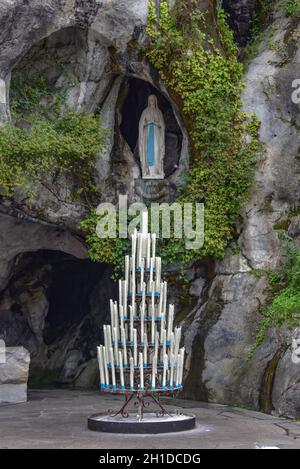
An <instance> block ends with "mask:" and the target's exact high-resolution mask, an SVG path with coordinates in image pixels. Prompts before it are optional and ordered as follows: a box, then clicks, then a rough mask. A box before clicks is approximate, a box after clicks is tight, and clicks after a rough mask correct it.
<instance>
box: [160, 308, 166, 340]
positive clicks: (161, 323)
mask: <svg viewBox="0 0 300 469" xmlns="http://www.w3.org/2000/svg"><path fill="white" fill-rule="evenodd" d="M164 329H165V314H164V313H162V314H161V321H160V341H161V342H162V340H163V335H162V334H163V330H164Z"/></svg>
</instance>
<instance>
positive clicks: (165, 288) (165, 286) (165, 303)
mask: <svg viewBox="0 0 300 469" xmlns="http://www.w3.org/2000/svg"><path fill="white" fill-rule="evenodd" d="M167 297H168V284H167V282H164V303H163V313H164V315H165V316H166V313H167Z"/></svg>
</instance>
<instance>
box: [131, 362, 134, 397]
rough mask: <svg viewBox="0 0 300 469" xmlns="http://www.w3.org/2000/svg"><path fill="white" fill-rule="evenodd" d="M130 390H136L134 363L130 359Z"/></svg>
mask: <svg viewBox="0 0 300 469" xmlns="http://www.w3.org/2000/svg"><path fill="white" fill-rule="evenodd" d="M130 389H131V390H132V391H133V389H134V363H133V358H132V357H130Z"/></svg>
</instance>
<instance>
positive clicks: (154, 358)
mask: <svg viewBox="0 0 300 469" xmlns="http://www.w3.org/2000/svg"><path fill="white" fill-rule="evenodd" d="M156 368H157V359H156V356H155V355H154V356H153V360H152V389H153V390H154V389H155V387H156Z"/></svg>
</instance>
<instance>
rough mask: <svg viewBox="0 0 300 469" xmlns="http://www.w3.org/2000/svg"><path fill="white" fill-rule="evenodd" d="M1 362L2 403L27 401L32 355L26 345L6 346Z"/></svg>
mask: <svg viewBox="0 0 300 469" xmlns="http://www.w3.org/2000/svg"><path fill="white" fill-rule="evenodd" d="M2 358H4V359H3V360H1V362H0V404H1V403H8V404H17V403H20V402H26V401H27V381H28V375H29V364H30V355H29V352H28V351H27V350H26V349H25V348H24V347H6V350H5V353H3V357H2Z"/></svg>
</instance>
